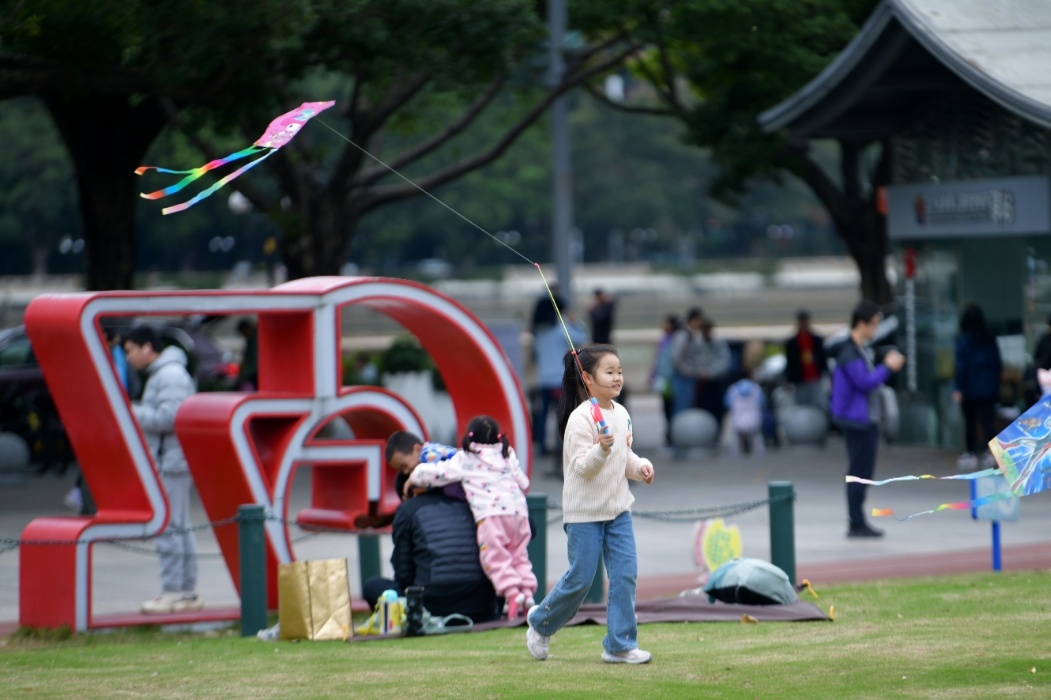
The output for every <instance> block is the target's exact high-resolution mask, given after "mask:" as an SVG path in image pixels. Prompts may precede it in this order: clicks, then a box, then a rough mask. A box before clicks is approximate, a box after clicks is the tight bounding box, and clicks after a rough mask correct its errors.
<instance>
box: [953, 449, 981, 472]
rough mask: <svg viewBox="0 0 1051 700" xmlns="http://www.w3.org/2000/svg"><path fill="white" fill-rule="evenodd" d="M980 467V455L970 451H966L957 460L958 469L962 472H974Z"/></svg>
mask: <svg viewBox="0 0 1051 700" xmlns="http://www.w3.org/2000/svg"><path fill="white" fill-rule="evenodd" d="M977 468H978V457H976V456H975V455H974V454H972V453H970V452H964V453H963V454H962V455H960V457H959V459H957V460H956V469H957V470H958V471H961V472H973V471H974V470H976V469H977Z"/></svg>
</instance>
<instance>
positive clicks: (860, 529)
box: [847, 523, 883, 537]
mask: <svg viewBox="0 0 1051 700" xmlns="http://www.w3.org/2000/svg"><path fill="white" fill-rule="evenodd" d="M847 537H883V530H877V529H876V528H874V527H870V526H869V525H868V523H863V524H861V525H851V526H850V529H849V530H847Z"/></svg>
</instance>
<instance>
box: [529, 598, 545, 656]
mask: <svg viewBox="0 0 1051 700" xmlns="http://www.w3.org/2000/svg"><path fill="white" fill-rule="evenodd" d="M536 609H537V606H536V605H534V606H533V607H531V608H529V612H527V613H526V624H527V625H528V626H529V629H527V630H526V649H528V650H529V653H530V654H532V655H533V658H534V659H536V660H537V661H543V660H544V659H546V658H547V652H548V645H549V644H550V643H551V637H545V636H544V635H542V634H540V633H539V632H537V631H536V630H535V629H533V623H532V622H531V621H530V620H529V616H530V615H532V614H533V611H534V610H536Z"/></svg>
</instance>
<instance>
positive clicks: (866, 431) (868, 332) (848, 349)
mask: <svg viewBox="0 0 1051 700" xmlns="http://www.w3.org/2000/svg"><path fill="white" fill-rule="evenodd" d="M882 318H883V314H882V312H881V311H880V308H879V306H878V305H877V304H875V303H873V302H871V301H862V302H861V303H859V304H858V305H857V306H856V307H855V308H854V312H853V314H851V317H850V338H849V339H848V341H847V342H845V343H843V347H842V349H841V350H840V351H839V354H838V355H837V357H836V369H835V372H833V374H832V403H831V410H832V420H833V422H835V424H836V425H837V426H838V427H839V428H840V430H842V431H843V437H844V438H845V439H846V443H847V460H848V467H847V476H853V477H857V478H859V479H867V480H871V479H872V477H873V475H874V474H875V472H876V449H877V448H878V447H879V420H880V418H879V417H880V408H879V393H880V392H879V389H880V387H881V386H882V385H883V384H884V383H886V381H887V380H888V379H890V376H891V373H893V372H898V371H900V370H901V368H902V367H903V366H904V365H905V356H904V355H902V354H901V353H900V352H898V351H897V350H890V351H889V352H888V353H887V354H886V355H885V356H884V358H883V362H882V363H881V364H879V365H878V366H877V365H876V364H875V363H874V361H873V354H872V350H871V349H870V348H868V347H867V345H868V343H869V342H870V341H871V340H872V338H873V337H874V336H875V335H876V329H877V328H879V323H880V320H882ZM867 489H868V487H867V486H866V485H865V484H861V483H856V482H849V483H847V514H848V518H849V523H850V526H849V529H848V530H847V537H883V531H882V530H877V529H876V528H874V527H871V526H870V525H869V524H868V522H867V521H866V520H865V511H864V504H865V492H866V490H867Z"/></svg>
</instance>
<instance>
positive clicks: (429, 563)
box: [390, 490, 500, 622]
mask: <svg viewBox="0 0 1051 700" xmlns="http://www.w3.org/2000/svg"><path fill="white" fill-rule="evenodd" d="M393 539H394V553H393V554H392V555H391V560H390V561H391V565H392V566H393V567H394V579H395V581H397V582H398V586H399V587H400V588H401V589H402V590H405V589H406V588H408V587H409V586H423V607H425V608H426V609H427V611H428V612H430V613H431V614H432V615H441V616H445V615H451V614H453V613H460V614H461V615H466V616H467V617H469V618H471V619H472V620H473V621H474V622H486V621H489V620H494V619H496V617H497V615H498V614H499V612H500V611H499V607H498V605H497V597H496V591H494V590H493V584H492V583H490V581H489V579H488V577H486V575H485V572H484V571H482V565H481V563H480V562H479V560H478V530H477V528H476V527H475V523H474V516H473V515H472V514H471V508H470V506H468V505H467V503H466V501H462V500H457V499H454V498H449V497H448V496H445V495H443V494H442V493H441V491H439V490H432V491H427V492H426V493H423V494H420V495H419V496H416V497H415V498H410V499H409V500H407V501H404V502H403V503H402V504H401V505H399V506H398V510H397V511H396V512H395V514H394V528H393Z"/></svg>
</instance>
